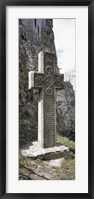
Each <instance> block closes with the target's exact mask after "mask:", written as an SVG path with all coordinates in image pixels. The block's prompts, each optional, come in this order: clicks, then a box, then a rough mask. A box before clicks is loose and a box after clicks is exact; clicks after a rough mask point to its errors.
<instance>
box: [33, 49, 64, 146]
mask: <svg viewBox="0 0 94 199" xmlns="http://www.w3.org/2000/svg"><path fill="white" fill-rule="evenodd" d="M63 81H64V75H63V74H56V72H55V55H54V54H52V53H48V52H40V53H39V55H38V72H37V71H30V72H29V89H31V88H32V89H39V100H38V143H39V145H40V146H41V147H43V148H50V147H54V146H55V145H56V89H62V88H63Z"/></svg>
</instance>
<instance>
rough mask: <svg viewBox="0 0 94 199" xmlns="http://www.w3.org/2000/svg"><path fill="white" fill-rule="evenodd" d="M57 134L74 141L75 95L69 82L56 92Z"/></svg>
mask: <svg viewBox="0 0 94 199" xmlns="http://www.w3.org/2000/svg"><path fill="white" fill-rule="evenodd" d="M57 132H58V133H60V134H62V135H65V136H67V137H69V138H70V139H72V140H75V94H74V90H73V86H72V85H71V83H70V82H64V90H63V91H57Z"/></svg>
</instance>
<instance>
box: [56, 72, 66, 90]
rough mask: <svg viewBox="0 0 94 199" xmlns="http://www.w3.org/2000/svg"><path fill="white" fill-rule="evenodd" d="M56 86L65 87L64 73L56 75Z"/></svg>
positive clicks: (58, 87)
mask: <svg viewBox="0 0 94 199" xmlns="http://www.w3.org/2000/svg"><path fill="white" fill-rule="evenodd" d="M55 87H56V88H57V89H63V87H64V74H56V75H55Z"/></svg>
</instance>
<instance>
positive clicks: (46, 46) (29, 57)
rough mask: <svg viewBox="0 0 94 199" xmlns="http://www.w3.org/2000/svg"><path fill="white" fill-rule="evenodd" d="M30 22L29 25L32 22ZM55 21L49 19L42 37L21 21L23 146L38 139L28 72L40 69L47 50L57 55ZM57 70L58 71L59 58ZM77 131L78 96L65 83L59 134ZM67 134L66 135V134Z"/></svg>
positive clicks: (60, 99) (60, 97)
mask: <svg viewBox="0 0 94 199" xmlns="http://www.w3.org/2000/svg"><path fill="white" fill-rule="evenodd" d="M30 20H32V19H29V23H30ZM52 27H53V22H52V20H51V19H47V20H46V26H43V27H42V29H41V37H39V35H38V34H37V33H35V32H34V30H33V29H32V28H30V26H28V23H26V21H25V19H21V20H19V142H20V146H23V145H24V144H26V143H28V142H29V143H30V142H31V141H32V140H36V139H37V132H38V129H37V124H38V115H37V90H36V91H35V94H33V92H32V91H31V90H28V72H29V71H31V70H37V69H38V53H39V52H40V51H42V50H43V51H48V52H51V53H54V54H55V55H56V50H55V44H54V33H53V30H52ZM55 65H56V71H57V73H58V72H59V70H58V66H57V57H56V62H55ZM69 131H73V132H74V131H75V97H74V91H73V88H72V85H71V84H70V83H69V82H65V83H64V90H63V91H58V92H57V132H59V133H65V132H69ZM65 134H66V133H65Z"/></svg>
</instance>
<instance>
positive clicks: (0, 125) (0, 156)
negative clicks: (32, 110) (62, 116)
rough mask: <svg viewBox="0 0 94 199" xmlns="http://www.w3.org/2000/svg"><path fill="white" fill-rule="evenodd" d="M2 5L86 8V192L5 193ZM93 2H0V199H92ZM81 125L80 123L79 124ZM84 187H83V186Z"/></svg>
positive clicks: (93, 0) (93, 115) (93, 146)
mask: <svg viewBox="0 0 94 199" xmlns="http://www.w3.org/2000/svg"><path fill="white" fill-rule="evenodd" d="M6 6H88V14H89V15H88V25H89V28H88V41H89V42H88V58H89V59H88V82H89V84H88V89H89V92H88V107H89V109H88V124H89V126H88V146H89V151H88V155H89V159H88V174H89V181H88V188H89V192H88V193H83V194H82V193H77V194H75V193H64V194H63V193H57V194H56V193H45V194H44V193H37V194H36V193H34V194H32V193H25V194H24V193H6ZM93 102H94V0H45V1H44V0H0V198H6V199H10V198H11V199H17V198H18V199H23V198H25V199H27V198H32V199H33V198H41V199H42V198H47V199H48V198H49V199H50V198H51V199H52V198H56V199H57V198H62V199H65V198H66V199H70V198H74V199H93V198H94V189H93V187H94V169H93V168H94V157H93V151H94V133H93V130H94V122H93V118H94V103H93ZM83 122H84V121H83ZM83 186H84V185H83Z"/></svg>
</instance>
